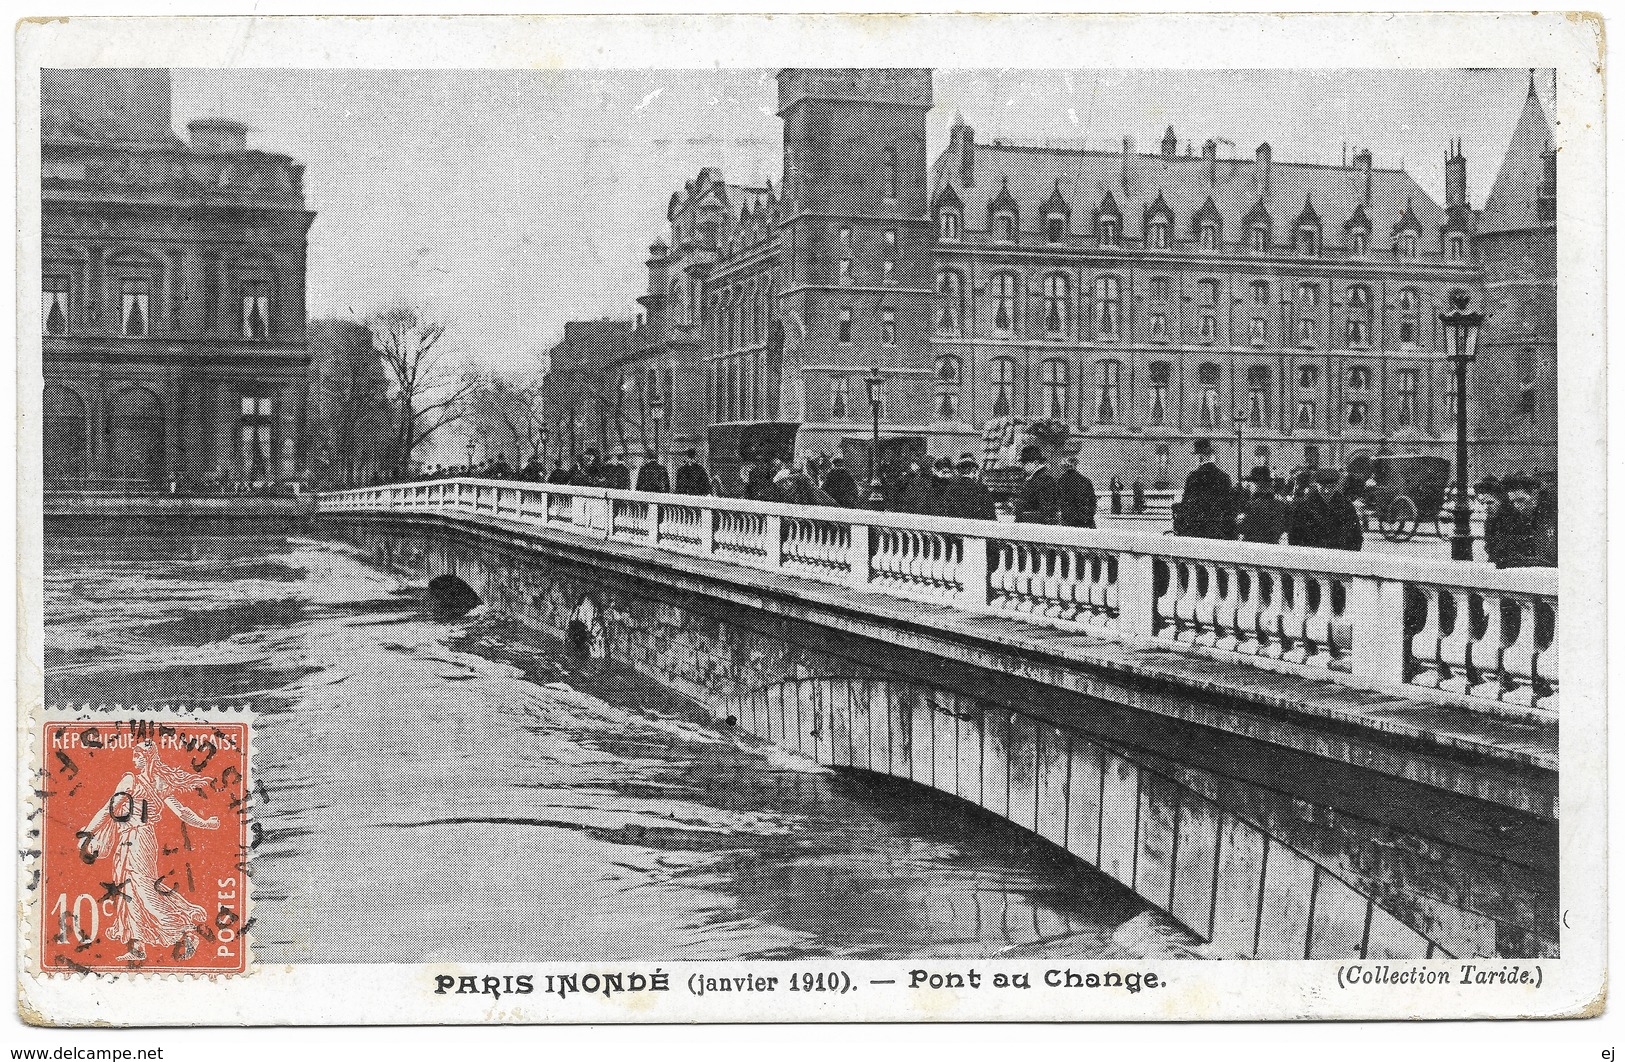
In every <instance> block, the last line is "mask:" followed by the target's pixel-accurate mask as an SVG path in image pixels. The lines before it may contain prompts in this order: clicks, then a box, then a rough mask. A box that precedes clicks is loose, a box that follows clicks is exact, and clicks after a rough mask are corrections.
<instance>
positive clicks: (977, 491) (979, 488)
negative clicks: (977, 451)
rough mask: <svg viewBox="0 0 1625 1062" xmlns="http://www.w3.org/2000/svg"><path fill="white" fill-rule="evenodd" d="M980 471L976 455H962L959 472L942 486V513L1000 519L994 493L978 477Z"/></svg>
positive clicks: (970, 517)
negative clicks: (995, 507) (994, 503)
mask: <svg viewBox="0 0 1625 1062" xmlns="http://www.w3.org/2000/svg"><path fill="white" fill-rule="evenodd" d="M978 471H979V470H978V468H977V465H976V458H975V456H974V455H972V454H962V455H960V458H959V468H958V472H959V474H958V475H956V476H954V477H953V478H952V479H950V480H949V481H948V482H947V483H946V484H944V485H943V488H942V515H944V516H956V517H958V518H959V519H961V520H996V519H998V513H997V512H996V511H995V509H994V506H993V493H992V491H989V490H988V489H987V487H986V486H984V485H983V483H982V481H981V480H980V479H979V478H977V474H976V473H977V472H978Z"/></svg>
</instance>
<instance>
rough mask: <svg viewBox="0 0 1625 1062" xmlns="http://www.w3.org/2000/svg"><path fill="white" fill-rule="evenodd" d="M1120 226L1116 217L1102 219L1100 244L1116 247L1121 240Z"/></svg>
mask: <svg viewBox="0 0 1625 1062" xmlns="http://www.w3.org/2000/svg"><path fill="white" fill-rule="evenodd" d="M1119 231H1120V230H1119V228H1118V222H1117V219H1116V218H1101V219H1100V246H1102V247H1116V246H1117V245H1118V240H1119Z"/></svg>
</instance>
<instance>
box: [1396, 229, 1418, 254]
mask: <svg viewBox="0 0 1625 1062" xmlns="http://www.w3.org/2000/svg"><path fill="white" fill-rule="evenodd" d="M1399 254H1400V257H1402V258H1415V257H1416V233H1414V232H1410V231H1406V232H1402V233H1400V234H1399Z"/></svg>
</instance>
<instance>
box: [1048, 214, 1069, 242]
mask: <svg viewBox="0 0 1625 1062" xmlns="http://www.w3.org/2000/svg"><path fill="white" fill-rule="evenodd" d="M1045 225H1046V228H1047V229H1048V233H1047V235H1048V237H1049V242H1050V243H1060V242H1061V241H1063V240H1065V239H1066V217H1065V216H1064V215H1062V214H1051V215H1050V216H1049V217H1048V218H1047V219H1046V221H1045Z"/></svg>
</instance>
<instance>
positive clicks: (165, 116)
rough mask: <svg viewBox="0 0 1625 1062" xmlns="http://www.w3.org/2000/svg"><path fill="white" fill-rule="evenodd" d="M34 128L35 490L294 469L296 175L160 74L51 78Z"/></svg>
mask: <svg viewBox="0 0 1625 1062" xmlns="http://www.w3.org/2000/svg"><path fill="white" fill-rule="evenodd" d="M44 101H45V107H44V110H43V128H42V129H41V178H42V179H41V210H42V215H43V217H42V228H41V240H42V244H43V250H44V261H43V269H42V275H43V284H42V292H41V318H40V322H41V330H42V332H43V335H44V339H43V348H44V353H43V366H44V375H45V394H44V435H45V438H44V444H45V445H44V453H45V475H46V479H47V481H48V482H50V483H53V484H58V485H74V484H87V483H95V482H97V481H118V482H121V483H123V484H126V485H134V484H159V483H164V482H167V481H189V480H190V481H215V480H226V479H229V480H234V481H256V482H269V481H279V480H289V479H295V478H299V477H301V476H302V475H303V474H304V470H305V455H304V452H303V443H302V436H303V416H304V401H305V373H306V365H307V356H306V337H305V241H306V233H307V232H308V230H309V228H310V225H311V222H312V220H313V219H314V217H315V215H314V214H312V213H311V212H310V211H308V210H306V209H305V202H304V194H303V190H302V182H303V167H302V166H299V165H298V164H296V163H294V162H293V160H292V159H290V158H288V157H287V156H285V155H273V154H266V153H264V152H260V151H255V150H251V149H249V147H248V144H247V131H246V128H245V127H244V126H242V125H240V124H238V123H235V122H230V121H226V120H222V119H199V120H196V121H193V122H191V123H189V125H188V130H189V132H190V134H191V140H190V142H189V143H187V142H182V141H181V140H180V139H179V138H177V137H176V136H175V134H174V133H173V132H172V131H171V129H170V121H171V119H170V85H169V75H168V73H167V71H161V70H147V71H118V70H112V71H105V70H94V71H92V70H79V71H52V72H48V73H47V76H46V82H45V85H44Z"/></svg>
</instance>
